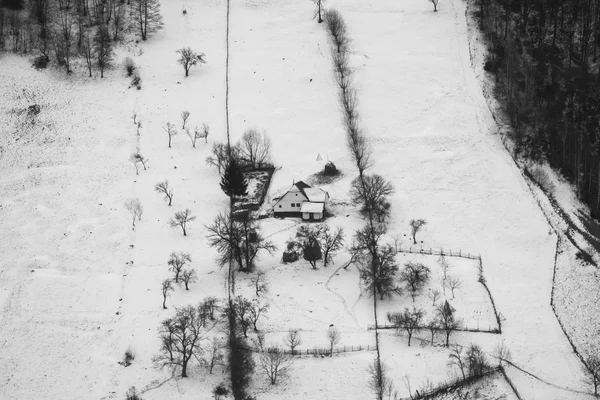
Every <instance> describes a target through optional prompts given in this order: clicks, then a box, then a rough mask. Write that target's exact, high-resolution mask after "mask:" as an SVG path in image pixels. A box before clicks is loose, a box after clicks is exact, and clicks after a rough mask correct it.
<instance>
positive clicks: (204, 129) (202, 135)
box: [199, 122, 210, 143]
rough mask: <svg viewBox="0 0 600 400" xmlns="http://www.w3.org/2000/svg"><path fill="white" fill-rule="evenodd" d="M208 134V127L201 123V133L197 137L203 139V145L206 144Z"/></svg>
mask: <svg viewBox="0 0 600 400" xmlns="http://www.w3.org/2000/svg"><path fill="white" fill-rule="evenodd" d="M209 133H210V126H208V124H207V123H206V122H203V123H202V133H201V134H200V136H199V137H201V138H203V139H204V143H208V134H209Z"/></svg>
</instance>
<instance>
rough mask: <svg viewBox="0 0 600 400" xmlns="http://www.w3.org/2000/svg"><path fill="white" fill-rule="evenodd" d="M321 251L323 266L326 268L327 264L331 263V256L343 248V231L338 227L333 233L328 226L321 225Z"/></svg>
mask: <svg viewBox="0 0 600 400" xmlns="http://www.w3.org/2000/svg"><path fill="white" fill-rule="evenodd" d="M320 231H321V235H320V237H319V240H320V242H321V249H322V250H323V266H327V263H328V262H333V256H334V255H335V253H337V252H338V251H339V250H340V249H341V248H342V247H343V246H344V230H343V229H342V228H341V227H338V228H337V229H336V230H335V231H332V230H331V229H330V228H329V225H327V224H322V225H321V228H320Z"/></svg>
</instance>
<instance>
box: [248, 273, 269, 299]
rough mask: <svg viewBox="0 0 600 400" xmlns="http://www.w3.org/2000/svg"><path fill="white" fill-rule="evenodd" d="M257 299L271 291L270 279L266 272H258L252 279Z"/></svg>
mask: <svg viewBox="0 0 600 400" xmlns="http://www.w3.org/2000/svg"><path fill="white" fill-rule="evenodd" d="M250 282H251V283H252V287H253V288H254V292H255V293H256V297H260V295H261V294H263V293H267V292H268V291H269V278H268V277H267V273H266V272H265V271H262V270H259V271H256V274H255V275H253V276H252V277H251V278H250Z"/></svg>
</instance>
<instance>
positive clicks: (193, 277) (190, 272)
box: [180, 269, 198, 290]
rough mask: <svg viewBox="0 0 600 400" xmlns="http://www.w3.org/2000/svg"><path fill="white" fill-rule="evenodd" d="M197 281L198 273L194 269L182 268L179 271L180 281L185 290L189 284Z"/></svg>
mask: <svg viewBox="0 0 600 400" xmlns="http://www.w3.org/2000/svg"><path fill="white" fill-rule="evenodd" d="M196 282H198V274H197V273H196V270H195V269H184V270H183V271H181V282H180V284H181V283H183V284H185V290H190V289H189V285H190V284H191V283H196Z"/></svg>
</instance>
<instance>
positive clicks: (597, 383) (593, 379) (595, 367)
mask: <svg viewBox="0 0 600 400" xmlns="http://www.w3.org/2000/svg"><path fill="white" fill-rule="evenodd" d="M585 361H586V364H587V368H585V367H584V372H585V373H586V374H587V375H586V380H585V381H586V383H588V384H589V385H591V386H593V387H594V396H596V397H599V396H598V388H599V387H600V355H598V354H592V355H590V356H588V357H587V358H586V360H585Z"/></svg>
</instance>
